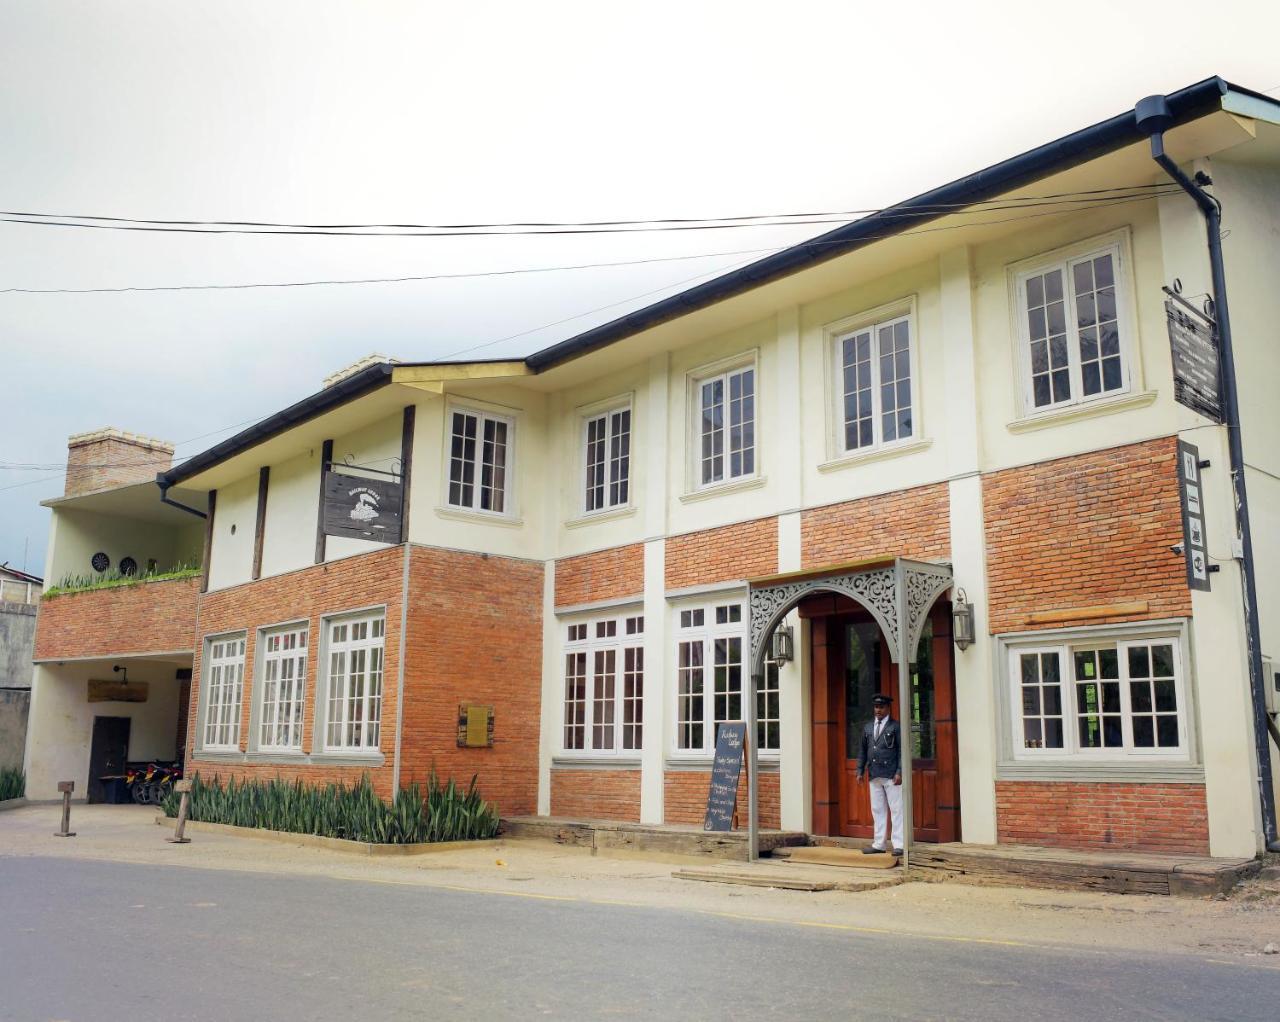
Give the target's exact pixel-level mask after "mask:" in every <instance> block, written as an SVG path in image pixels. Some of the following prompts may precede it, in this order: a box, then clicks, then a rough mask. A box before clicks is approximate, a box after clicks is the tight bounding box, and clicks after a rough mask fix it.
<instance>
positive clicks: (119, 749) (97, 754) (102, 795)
mask: <svg viewBox="0 0 1280 1022" xmlns="http://www.w3.org/2000/svg"><path fill="white" fill-rule="evenodd" d="M132 723H133V721H132V720H131V719H130V718H128V717H94V718H93V743H92V744H91V745H90V746H89V786H88V788H87V789H86V792H87V793H86V800H87V801H89V802H102V801H105V799H106V791H105V790H104V788H103V784H102V778H103V777H118V776H120V775H121V774H123V773H124V766H125V763H126V762H127V761H128V759H129V728H130V726H131V725H132Z"/></svg>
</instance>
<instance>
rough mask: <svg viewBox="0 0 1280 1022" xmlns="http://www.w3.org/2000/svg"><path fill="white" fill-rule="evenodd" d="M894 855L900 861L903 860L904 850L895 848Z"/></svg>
mask: <svg viewBox="0 0 1280 1022" xmlns="http://www.w3.org/2000/svg"><path fill="white" fill-rule="evenodd" d="M893 854H894V855H896V856H897V857H898V858H899V859H901V858H902V849H901V848H895V849H894V850H893Z"/></svg>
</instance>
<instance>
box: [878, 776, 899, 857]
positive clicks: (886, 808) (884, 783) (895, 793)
mask: <svg viewBox="0 0 1280 1022" xmlns="http://www.w3.org/2000/svg"><path fill="white" fill-rule="evenodd" d="M886 812H887V813H889V815H890V816H891V817H892V818H893V844H891V845H890V846H889V847H890V848H901V847H902V785H900V784H894V783H893V778H892V777H873V778H872V779H871V825H872V831H871V847H872V848H878V849H881V850H883V849H884V832H885V818H884V816H885V813H886Z"/></svg>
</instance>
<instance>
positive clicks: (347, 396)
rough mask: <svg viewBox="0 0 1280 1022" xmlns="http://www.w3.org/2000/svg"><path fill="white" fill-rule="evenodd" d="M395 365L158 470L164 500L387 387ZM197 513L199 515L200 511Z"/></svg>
mask: <svg viewBox="0 0 1280 1022" xmlns="http://www.w3.org/2000/svg"><path fill="white" fill-rule="evenodd" d="M394 368H395V366H394V364H392V363H390V362H379V363H378V364H377V365H371V366H368V367H367V368H365V369H361V370H360V372H358V373H354V374H352V375H351V376H348V377H347V378H346V379H345V380H342V381H340V382H338V383H335V384H334V385H333V386H332V387H326V388H325V389H324V390H322V391H319V392H318V393H315V394H312V395H310V396H309V397H305V398H303V399H302V400H301V401H299V402H297V403H296V404H292V405H290V406H289V407H288V408H285V409H284V410H283V411H279V412H276V414H275V415H272V416H270V417H269V418H266V419H263V420H262V421H261V422H259V423H257V424H255V425H253V426H250V427H249V428H248V429H246V430H242V431H241V432H239V433H237V434H236V435H235V436H233V437H228V438H227V439H226V440H223V441H222V442H221V443H220V444H216V445H215V446H213V447H210V448H209V449H208V450H207V451H202V452H201V453H199V454H197V455H195V456H194V457H192V458H188V459H187V460H186V461H184V462H183V463H182V464H181V465H178V466H176V467H174V468H171V469H169V471H167V472H160V473H158V474H157V475H156V484H157V485H158V486H159V487H160V492H161V495H162V496H161V500H164V502H165V503H172V501H169V500H168V499H166V498H165V497H164V496H163V494H164V492H165V491H166V490H168V489H169V487H171V486H176V485H177V484H178V483H180V482H182V481H183V480H186V479H190V478H192V477H193V476H196V475H199V474H200V473H201V472H203V471H205V470H206V469H210V468H213V466H215V465H217V464H219V463H220V462H223V461H226V460H227V459H228V458H232V457H234V456H235V455H237V454H240V453H241V452H243V451H246V450H248V449H249V448H250V447H255V446H257V445H258V444H260V443H263V442H264V441H266V440H270V439H271V438H272V437H274V436H278V435H279V434H281V433H283V432H285V431H286V430H289V429H292V428H293V427H295V426H298V425H300V424H302V423H304V422H306V421H308V420H310V419H314V418H316V417H317V416H320V415H323V414H324V413H325V412H328V411H332V410H333V409H334V408H337V407H338V406H340V405H344V404H346V403H347V402H348V401H352V400H354V399H355V398H357V397H361V396H363V395H365V394H367V393H369V392H370V391H374V390H378V389H380V388H381V387H385V386H386V385H387V384H389V383H390V382H391V372H392V370H393V369H394ZM179 506H181V505H179ZM184 510H193V509H189V508H188V509H184ZM196 513H197V514H199V512H196Z"/></svg>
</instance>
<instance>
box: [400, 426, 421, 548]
mask: <svg viewBox="0 0 1280 1022" xmlns="http://www.w3.org/2000/svg"><path fill="white" fill-rule="evenodd" d="M417 415H418V407H417V405H405V406H404V426H403V428H402V429H401V431H400V486H401V491H400V492H401V494H402V495H403V496H402V497H401V503H400V541H401V542H402V543H408V542H409V493H410V490H409V484H410V483H411V482H413V428H414V424H415V422H416V420H417Z"/></svg>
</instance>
